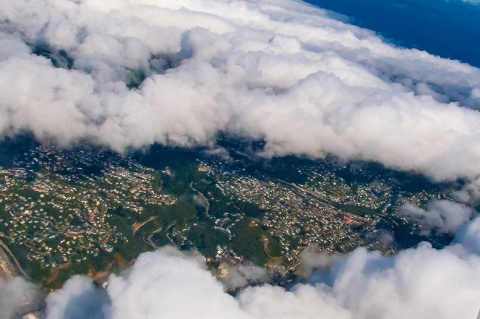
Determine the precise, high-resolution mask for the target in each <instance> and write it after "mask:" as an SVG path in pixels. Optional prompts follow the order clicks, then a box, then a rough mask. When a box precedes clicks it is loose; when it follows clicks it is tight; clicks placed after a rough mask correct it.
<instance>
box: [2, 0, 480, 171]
mask: <svg viewBox="0 0 480 319" xmlns="http://www.w3.org/2000/svg"><path fill="white" fill-rule="evenodd" d="M0 7H1V8H2V10H1V11H0V91H1V92H2V98H1V100H0V136H5V135H12V134H16V133H18V132H23V131H31V132H33V133H34V134H35V136H36V137H37V138H39V139H54V140H56V141H57V142H59V143H62V144H64V145H68V144H69V143H72V142H75V141H78V140H80V139H87V140H90V141H92V142H95V143H98V144H103V145H108V146H109V147H111V148H113V149H115V150H118V151H124V150H125V149H129V148H132V147H133V148H138V147H143V146H146V145H150V144H151V143H153V142H158V143H163V144H173V145H181V146H192V145H211V144H212V143H213V142H214V140H215V136H216V135H217V134H218V133H219V132H227V133H228V134H231V135H235V136H239V137H244V138H249V139H265V141H266V142H267V144H266V148H265V155H267V156H268V155H283V154H296V155H307V156H310V157H322V156H324V155H325V154H335V155H337V156H339V157H342V158H346V159H365V160H374V161H379V162H381V163H383V164H385V165H387V166H389V167H392V168H397V169H403V170H415V171H419V172H423V173H425V174H427V175H429V176H430V177H432V178H435V179H438V180H442V179H455V178H457V177H469V178H472V179H473V178H474V177H476V176H478V175H479V173H480V145H479V143H478V139H479V136H480V125H478V124H479V123H480V114H479V113H478V112H477V109H479V107H480V70H479V69H477V68H474V67H471V66H468V65H465V64H461V63H458V62H456V61H450V60H446V59H441V58H439V57H434V56H431V55H429V54H427V53H425V52H420V51H417V50H407V49H400V48H396V47H394V46H392V45H389V44H387V43H385V42H383V41H382V40H381V39H380V38H378V37H377V36H375V35H374V34H373V33H372V32H370V31H367V30H363V29H360V28H357V27H354V26H351V25H348V24H345V23H343V22H340V21H337V20H334V19H332V18H331V17H329V16H328V14H327V13H326V12H325V11H323V10H321V9H316V8H313V7H311V6H308V5H306V4H304V3H302V2H299V1H291V0H264V1H253V0H251V1H250V0H245V1H236V0H217V1H213V0H178V1H161V0H136V1H133V0H130V1H129V0H116V1H113V0H111V1H100V2H99V1H94V0H34V1H27V0H0ZM35 53H36V54H35ZM46 56H47V57H46ZM52 61H53V62H52Z"/></svg>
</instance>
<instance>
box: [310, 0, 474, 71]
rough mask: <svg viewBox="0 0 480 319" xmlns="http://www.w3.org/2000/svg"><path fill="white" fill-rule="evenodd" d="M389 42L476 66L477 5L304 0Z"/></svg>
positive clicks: (428, 0) (431, 1)
mask: <svg viewBox="0 0 480 319" xmlns="http://www.w3.org/2000/svg"><path fill="white" fill-rule="evenodd" d="M306 2H308V3H310V4H313V5H316V6H319V7H321V8H324V9H327V10H332V11H335V12H338V13H341V14H343V15H346V16H349V17H350V21H349V22H350V23H353V24H355V25H358V26H360V27H363V28H367V29H371V30H374V31H376V32H377V33H379V34H381V35H382V36H383V37H384V38H386V39H389V40H390V41H391V42H393V43H395V44H397V45H401V46H405V47H409V48H416V49H419V50H423V51H427V52H429V53H431V54H434V55H439V56H441V57H444V58H449V59H453V60H460V61H462V62H465V63H469V64H471V65H473V66H476V67H480V55H479V54H478V52H480V41H479V39H480V7H479V6H477V5H472V4H470V3H465V2H461V1H444V0H335V1H331V0H307V1H306Z"/></svg>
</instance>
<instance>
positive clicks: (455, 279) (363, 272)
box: [47, 218, 480, 319]
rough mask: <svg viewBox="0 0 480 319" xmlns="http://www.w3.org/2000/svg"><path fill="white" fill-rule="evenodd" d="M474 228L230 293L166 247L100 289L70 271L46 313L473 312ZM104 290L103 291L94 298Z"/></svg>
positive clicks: (194, 259) (476, 286) (193, 261)
mask: <svg viewBox="0 0 480 319" xmlns="http://www.w3.org/2000/svg"><path fill="white" fill-rule="evenodd" d="M479 227H480V219H478V218H477V219H475V220H473V221H472V222H470V223H469V224H467V225H466V226H464V227H463V228H462V229H461V231H460V233H459V236H458V237H457V239H456V241H455V243H454V244H453V245H452V246H449V247H446V248H444V249H442V250H435V249H433V248H432V247H431V246H430V245H429V244H427V243H423V244H421V245H419V247H417V248H414V249H409V250H406V251H403V252H400V253H399V254H398V255H396V256H394V257H384V256H381V255H380V254H379V253H378V252H368V251H366V250H365V249H363V248H358V249H357V250H355V251H354V252H353V253H351V254H349V255H347V256H345V258H343V259H341V260H337V261H336V262H334V263H333V264H331V265H330V266H331V269H330V270H327V271H325V270H324V274H323V276H318V275H317V276H316V275H314V276H312V277H310V278H311V279H310V280H309V281H307V282H306V283H299V284H297V285H295V286H294V287H293V288H291V289H285V288H282V287H276V286H271V285H265V286H257V287H249V288H246V289H245V290H244V291H242V292H241V293H240V294H239V295H237V296H236V297H235V298H234V297H232V296H230V295H229V294H227V293H226V292H224V290H223V286H222V284H221V283H220V282H218V281H217V280H216V279H215V278H214V277H213V276H212V275H211V274H210V272H209V271H208V270H206V269H205V265H204V264H203V262H202V259H201V258H199V257H198V256H195V255H194V256H192V255H186V254H184V253H181V252H178V251H176V250H175V249H174V248H171V247H166V248H162V249H160V250H159V251H157V252H154V253H145V254H143V255H141V256H140V257H139V258H138V260H137V262H136V263H135V265H134V266H133V267H132V269H130V270H129V271H128V272H127V273H126V274H124V275H120V276H114V275H112V276H111V277H110V284H109V286H108V288H107V290H106V291H102V290H100V289H95V288H93V285H92V284H91V283H89V281H88V280H87V279H85V278H82V277H74V278H72V279H71V280H70V281H69V282H67V284H66V285H65V286H64V288H62V289H61V290H59V291H57V292H55V293H52V294H51V295H50V297H49V298H48V301H49V304H48V308H47V310H48V316H47V318H49V319H50V318H56V319H57V318H78V319H81V318H92V316H97V318H106V319H110V318H112V319H122V318H146V319H154V318H165V317H168V318H193V317H196V318H211V319H216V318H258V319H260V318H262V319H269V318H272V319H273V318H275V319H287V318H289V319H290V318H292V319H293V318H319V317H320V318H322V317H326V318H336V319H337V318H356V319H363V318H369V319H376V318H378V319H380V318H394V319H395V318H405V317H409V318H418V319H422V318H438V319H441V318H445V319H447V318H459V319H463V318H465V319H467V318H475V316H476V315H477V313H478V311H479V309H480V283H479V281H478V280H476V279H477V278H478V277H479V276H480V255H479V253H480V249H479V247H477V246H478V245H476V244H475V243H478V242H480V232H479ZM475 245H476V246H475ZM328 263H329V264H330V262H328ZM105 293H107V294H108V298H106V297H105V296H103V297H100V298H99V296H101V295H102V294H105ZM88 296H90V299H89V298H88ZM99 300H101V301H102V304H99ZM79 305H83V307H80V306H79ZM85 305H87V306H85ZM92 305H94V306H92ZM69 307H70V308H69ZM65 309H70V311H71V310H72V309H76V312H69V311H65ZM94 309H96V312H95V311H94Z"/></svg>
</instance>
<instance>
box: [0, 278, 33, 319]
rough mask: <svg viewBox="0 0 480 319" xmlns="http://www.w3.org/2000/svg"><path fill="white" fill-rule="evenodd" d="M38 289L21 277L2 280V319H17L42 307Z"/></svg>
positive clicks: (0, 295)
mask: <svg viewBox="0 0 480 319" xmlns="http://www.w3.org/2000/svg"><path fill="white" fill-rule="evenodd" d="M40 298H41V293H40V291H39V290H38V287H37V286H35V285H34V284H32V283H29V282H27V281H26V280H24V279H23V278H21V277H14V278H10V279H8V280H5V279H2V278H0V319H15V318H17V317H18V316H19V315H22V314H23V312H25V311H27V312H28V311H35V310H38V309H39V308H40V307H39V305H40V300H41V299H40Z"/></svg>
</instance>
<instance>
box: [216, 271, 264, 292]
mask: <svg viewBox="0 0 480 319" xmlns="http://www.w3.org/2000/svg"><path fill="white" fill-rule="evenodd" d="M219 271H220V273H219V276H218V277H219V280H220V281H221V282H222V283H223V285H224V286H225V288H226V289H227V290H235V289H238V288H244V287H247V286H248V285H251V284H262V283H265V282H268V281H269V280H270V276H269V274H268V272H267V270H266V269H265V268H262V267H258V266H254V265H236V266H230V265H221V267H220V269H219Z"/></svg>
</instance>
